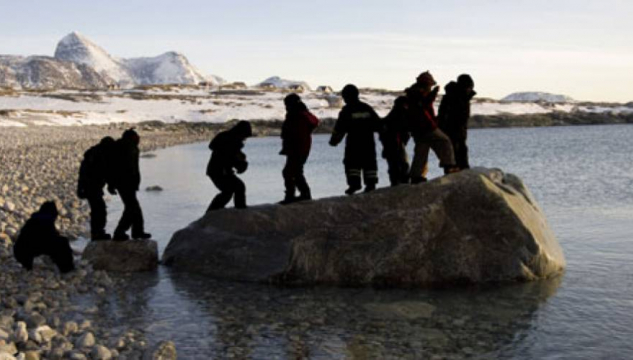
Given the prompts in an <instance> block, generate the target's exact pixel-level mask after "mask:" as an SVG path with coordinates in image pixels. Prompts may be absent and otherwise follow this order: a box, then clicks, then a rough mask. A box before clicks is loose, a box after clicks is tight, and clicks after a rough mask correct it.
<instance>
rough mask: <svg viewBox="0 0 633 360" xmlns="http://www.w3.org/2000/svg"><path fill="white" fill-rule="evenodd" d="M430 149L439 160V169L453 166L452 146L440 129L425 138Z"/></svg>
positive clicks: (453, 154)
mask: <svg viewBox="0 0 633 360" xmlns="http://www.w3.org/2000/svg"><path fill="white" fill-rule="evenodd" d="M427 141H428V142H429V144H430V146H431V149H433V152H434V153H435V155H436V156H437V158H438V159H440V167H443V168H444V169H448V168H451V167H453V166H455V153H454V151H453V145H452V144H451V140H450V139H449V138H448V136H446V134H444V133H443V132H442V130H440V129H436V130H434V131H433V132H432V133H430V134H429V135H428V136H427Z"/></svg>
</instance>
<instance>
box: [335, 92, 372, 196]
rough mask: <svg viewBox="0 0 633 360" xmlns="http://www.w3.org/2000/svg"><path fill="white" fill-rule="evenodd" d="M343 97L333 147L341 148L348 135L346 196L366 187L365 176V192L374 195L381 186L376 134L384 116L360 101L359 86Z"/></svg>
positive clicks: (343, 93) (345, 162)
mask: <svg viewBox="0 0 633 360" xmlns="http://www.w3.org/2000/svg"><path fill="white" fill-rule="evenodd" d="M341 95H342V96H343V100H344V101H345V106H344V107H343V109H342V110H341V112H340V113H339V116H338V120H337V121H336V124H335V125H334V131H333V132H332V136H331V138H330V145H331V146H337V145H338V144H339V143H340V142H341V141H343V138H345V137H346V136H347V139H346V140H345V157H344V159H343V164H344V165H345V174H346V176H347V184H348V186H349V188H348V189H347V190H345V193H346V194H348V195H352V194H354V193H355V192H357V191H358V190H360V189H361V188H362V181H361V175H362V180H363V181H364V182H365V192H370V191H373V190H375V189H376V184H377V183H378V164H377V162H376V143H375V141H374V133H375V132H378V131H379V128H380V117H379V116H378V114H376V112H375V111H374V109H373V108H372V107H371V106H369V105H368V104H366V103H364V102H362V101H360V97H359V95H360V94H359V91H358V88H357V87H356V86H354V85H351V84H349V85H346V86H345V87H344V88H343V91H342V92H341Z"/></svg>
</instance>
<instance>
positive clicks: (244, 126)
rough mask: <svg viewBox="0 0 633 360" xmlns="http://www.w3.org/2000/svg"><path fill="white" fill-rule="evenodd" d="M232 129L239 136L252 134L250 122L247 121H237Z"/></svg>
mask: <svg viewBox="0 0 633 360" xmlns="http://www.w3.org/2000/svg"><path fill="white" fill-rule="evenodd" d="M233 131H235V132H236V133H237V134H239V135H240V136H242V137H244V138H247V137H251V136H253V129H252V127H251V123H249V122H248V121H244V120H242V121H239V122H238V123H237V125H235V127H233Z"/></svg>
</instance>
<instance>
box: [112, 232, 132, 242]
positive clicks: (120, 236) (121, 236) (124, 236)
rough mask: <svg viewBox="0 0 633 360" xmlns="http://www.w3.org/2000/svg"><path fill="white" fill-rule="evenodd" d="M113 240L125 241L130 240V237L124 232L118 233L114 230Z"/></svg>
mask: <svg viewBox="0 0 633 360" xmlns="http://www.w3.org/2000/svg"><path fill="white" fill-rule="evenodd" d="M112 240H114V241H127V240H130V237H129V236H128V235H127V234H126V233H118V232H114V237H113V238H112Z"/></svg>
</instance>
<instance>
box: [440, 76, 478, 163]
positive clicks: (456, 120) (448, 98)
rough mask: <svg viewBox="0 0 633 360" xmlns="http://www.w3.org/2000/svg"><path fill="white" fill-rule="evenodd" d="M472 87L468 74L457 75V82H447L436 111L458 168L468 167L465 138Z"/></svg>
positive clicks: (474, 93)
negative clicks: (450, 144)
mask: <svg viewBox="0 0 633 360" xmlns="http://www.w3.org/2000/svg"><path fill="white" fill-rule="evenodd" d="M474 88H475V82H474V81H473V79H472V78H471V77H470V75H468V74H462V75H460V76H459V77H457V82H455V81H451V82H450V83H448V84H447V85H446V87H445V88H444V89H445V90H446V95H444V97H443V98H442V102H441V103H440V109H439V113H438V121H439V126H440V129H442V131H443V132H444V133H445V134H446V135H448V137H449V138H450V139H451V143H452V144H453V151H454V153H455V162H456V164H457V167H459V168H460V170H464V169H469V168H470V164H469V162H468V147H467V146H466V138H467V135H468V134H467V133H468V119H469V118H470V100H471V99H472V98H473V97H474V96H475V95H476V94H477V93H476V92H475V91H474Z"/></svg>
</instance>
